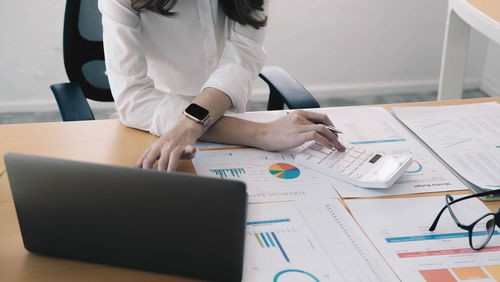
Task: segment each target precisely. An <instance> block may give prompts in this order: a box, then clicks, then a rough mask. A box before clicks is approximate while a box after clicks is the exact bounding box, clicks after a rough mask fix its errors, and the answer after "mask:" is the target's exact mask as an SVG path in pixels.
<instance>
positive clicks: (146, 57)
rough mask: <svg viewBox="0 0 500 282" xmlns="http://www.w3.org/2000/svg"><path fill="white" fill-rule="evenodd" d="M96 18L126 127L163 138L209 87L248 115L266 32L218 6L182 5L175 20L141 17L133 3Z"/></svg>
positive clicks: (113, 3)
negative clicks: (230, 17) (188, 106)
mask: <svg viewBox="0 0 500 282" xmlns="http://www.w3.org/2000/svg"><path fill="white" fill-rule="evenodd" d="M267 7H268V3H267V1H265V11H264V13H265V14H267ZM99 10H100V11H101V13H102V24H103V40H104V53H105V58H106V73H107V75H108V79H109V84H110V87H111V92H112V94H113V97H114V100H115V103H116V107H117V109H118V113H119V115H120V120H121V122H122V123H123V124H124V125H126V126H129V127H134V128H138V129H142V130H146V131H149V132H151V133H153V134H155V135H162V134H164V133H166V132H167V131H168V130H170V129H171V128H172V126H173V124H174V123H175V122H176V121H177V119H178V118H179V116H180V115H181V114H182V112H183V110H184V109H185V108H186V107H187V105H189V103H191V101H192V100H193V99H194V98H195V97H196V96H198V95H199V94H200V93H201V91H202V90H203V89H204V88H206V87H213V88H217V89H219V90H221V91H223V92H224V93H226V94H227V95H228V96H229V97H230V98H231V101H232V108H231V109H230V110H231V111H234V112H243V111H245V109H246V105H247V102H248V100H249V98H250V94H251V84H252V82H253V80H254V79H255V78H256V77H257V76H258V74H259V72H260V70H261V69H262V67H263V65H264V62H265V60H266V53H265V51H264V48H263V43H264V37H265V28H260V29H258V30H257V29H255V28H253V27H252V26H249V25H246V26H243V25H240V24H238V23H237V22H235V21H233V20H231V19H229V18H228V17H227V16H226V15H225V13H224V11H223V10H222V8H221V7H220V6H219V3H218V1H217V0H181V1H177V4H176V5H175V6H174V8H173V9H172V10H171V11H172V12H177V15H176V16H174V17H166V16H163V15H160V14H157V13H153V12H150V11H143V12H141V13H138V12H136V11H135V10H133V9H132V7H131V1H130V0H99ZM260 15H261V16H262V13H260Z"/></svg>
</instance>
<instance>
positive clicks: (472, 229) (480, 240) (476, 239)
mask: <svg viewBox="0 0 500 282" xmlns="http://www.w3.org/2000/svg"><path fill="white" fill-rule="evenodd" d="M488 195H500V189H497V190H491V191H487V192H482V193H478V194H473V195H469V196H465V197H462V198H459V199H456V200H454V199H453V197H452V196H451V195H449V194H447V195H446V206H444V207H443V208H442V209H441V211H440V212H439V213H438V215H437V217H436V219H434V222H433V223H432V225H431V227H430V228H429V231H434V230H435V229H436V226H437V224H438V221H439V218H440V217H441V215H442V214H443V212H444V210H445V209H446V208H448V211H449V212H450V215H451V217H452V218H453V220H454V221H455V223H456V224H457V226H458V227H460V228H462V229H464V230H467V231H469V244H470V247H471V248H473V249H474V250H481V249H482V248H484V246H486V244H488V242H489V241H490V239H491V236H493V233H494V232H495V225H496V226H498V227H499V228H500V209H498V212H497V213H487V214H485V215H483V216H482V217H480V218H479V219H478V220H476V221H474V222H473V223H472V224H470V225H465V224H462V223H460V221H458V219H457V217H456V216H455V213H454V212H453V210H452V208H451V205H453V204H455V203H458V202H461V201H463V200H467V199H470V198H475V197H483V196H488Z"/></svg>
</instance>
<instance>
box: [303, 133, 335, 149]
mask: <svg viewBox="0 0 500 282" xmlns="http://www.w3.org/2000/svg"><path fill="white" fill-rule="evenodd" d="M299 139H301V142H302V143H305V142H307V141H312V140H314V141H315V142H316V143H319V144H321V145H323V146H326V147H328V148H331V145H330V142H329V141H328V139H326V137H324V136H323V135H321V134H319V133H318V132H316V131H308V132H304V133H301V134H300V135H299Z"/></svg>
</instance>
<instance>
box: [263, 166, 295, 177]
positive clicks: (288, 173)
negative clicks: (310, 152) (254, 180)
mask: <svg viewBox="0 0 500 282" xmlns="http://www.w3.org/2000/svg"><path fill="white" fill-rule="evenodd" d="M269 172H270V173H271V174H272V175H274V176H276V177H278V178H281V179H294V178H297V177H299V175H300V170H299V169H298V168H297V167H295V166H293V165H291V164H287V163H275V164H272V165H271V166H270V167H269Z"/></svg>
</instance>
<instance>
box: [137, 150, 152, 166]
mask: <svg viewBox="0 0 500 282" xmlns="http://www.w3.org/2000/svg"><path fill="white" fill-rule="evenodd" d="M149 151H151V147H148V148H147V149H146V151H144V153H142V155H141V156H140V157H139V159H138V160H137V161H136V162H135V167H137V168H142V163H143V162H144V159H145V158H146V156H147V155H148V154H149Z"/></svg>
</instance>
